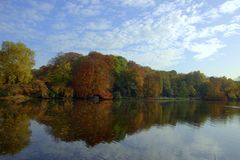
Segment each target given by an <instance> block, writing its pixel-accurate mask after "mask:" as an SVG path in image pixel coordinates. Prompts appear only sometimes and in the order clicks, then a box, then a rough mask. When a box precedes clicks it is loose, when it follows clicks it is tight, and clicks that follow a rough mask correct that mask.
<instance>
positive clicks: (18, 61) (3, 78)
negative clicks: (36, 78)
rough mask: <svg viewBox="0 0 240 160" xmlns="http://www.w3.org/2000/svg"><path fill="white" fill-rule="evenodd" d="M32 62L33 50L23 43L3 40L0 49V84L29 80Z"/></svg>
mask: <svg viewBox="0 0 240 160" xmlns="http://www.w3.org/2000/svg"><path fill="white" fill-rule="evenodd" d="M34 63H35V61H34V51H32V50H31V49H29V48H27V47H26V45H25V44H23V43H20V42H19V43H14V42H10V41H4V42H3V43H2V47H1V50H0V84H15V83H27V82H29V81H30V80H31V79H32V67H33V65H34Z"/></svg>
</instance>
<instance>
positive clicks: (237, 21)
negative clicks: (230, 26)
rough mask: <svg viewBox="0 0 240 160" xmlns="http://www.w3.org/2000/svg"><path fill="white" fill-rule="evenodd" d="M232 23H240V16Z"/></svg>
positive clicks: (234, 18)
mask: <svg viewBox="0 0 240 160" xmlns="http://www.w3.org/2000/svg"><path fill="white" fill-rule="evenodd" d="M232 23H240V15H238V16H234V17H233V20H232Z"/></svg>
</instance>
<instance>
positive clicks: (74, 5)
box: [65, 0, 103, 16]
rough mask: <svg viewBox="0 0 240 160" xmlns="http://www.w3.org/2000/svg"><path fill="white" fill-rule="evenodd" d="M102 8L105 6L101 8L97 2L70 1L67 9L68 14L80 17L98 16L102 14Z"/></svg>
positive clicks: (90, 0) (87, 0) (93, 0)
mask: <svg viewBox="0 0 240 160" xmlns="http://www.w3.org/2000/svg"><path fill="white" fill-rule="evenodd" d="M102 8H103V6H101V5H100V4H99V1H97V0H85V1H75V2H70V1H69V2H67V3H66V7H65V9H66V10H67V12H68V13H70V14H73V15H78V16H81V15H85V16H96V15H98V14H100V11H101V10H102Z"/></svg>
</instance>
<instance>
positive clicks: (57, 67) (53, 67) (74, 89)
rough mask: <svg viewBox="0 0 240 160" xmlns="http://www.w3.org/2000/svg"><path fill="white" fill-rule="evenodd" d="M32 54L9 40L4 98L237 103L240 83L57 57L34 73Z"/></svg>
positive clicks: (95, 56) (0, 54)
mask: <svg viewBox="0 0 240 160" xmlns="http://www.w3.org/2000/svg"><path fill="white" fill-rule="evenodd" d="M34 63H35V62H34V51H32V50H31V49H29V48H28V47H27V46H26V45H25V44H23V43H14V42H9V41H5V42H3V43H2V48H1V50H0V96H9V95H16V94H24V95H28V96H33V97H43V98H62V97H65V98H72V97H76V98H90V97H95V96H98V97H100V98H103V99H112V98H121V97H146V98H149V97H152V98H159V97H173V98H176V97H185V98H194V97H198V98H201V99H207V100H239V99H240V83H239V82H238V81H234V80H232V79H229V78H226V77H207V76H205V75H204V74H203V73H201V72H200V71H195V72H190V73H188V74H182V73H177V72H176V71H158V70H153V69H151V68H150V67H145V66H141V65H139V64H136V63H135V62H133V61H128V60H127V59H125V58H124V57H121V56H116V55H103V54H101V53H99V52H96V51H92V52H90V53H89V54H88V55H82V54H78V53H74V52H68V53H59V54H58V55H57V56H56V57H55V58H53V59H51V60H50V61H49V63H48V64H47V65H44V66H42V67H40V68H39V69H33V66H34Z"/></svg>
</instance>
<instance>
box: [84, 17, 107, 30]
mask: <svg viewBox="0 0 240 160" xmlns="http://www.w3.org/2000/svg"><path fill="white" fill-rule="evenodd" d="M111 26H112V24H111V22H110V21H107V20H104V19H103V20H98V21H95V22H90V23H88V24H87V25H86V27H85V28H86V29H89V30H106V29H109V28H111Z"/></svg>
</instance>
